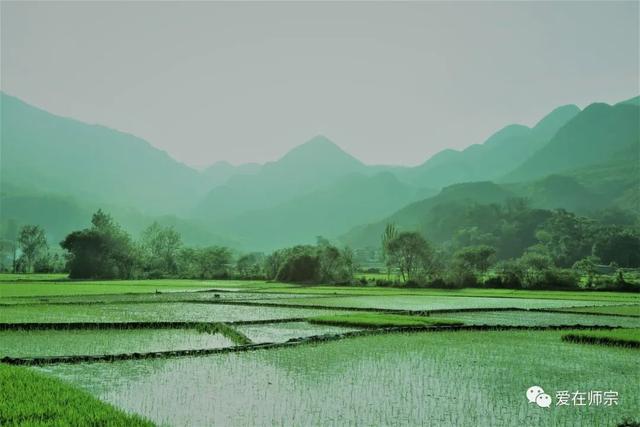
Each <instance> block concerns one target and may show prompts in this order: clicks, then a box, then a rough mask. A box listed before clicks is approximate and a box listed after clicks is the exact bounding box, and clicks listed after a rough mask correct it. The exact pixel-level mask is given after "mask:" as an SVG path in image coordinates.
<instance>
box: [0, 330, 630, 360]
mask: <svg viewBox="0 0 640 427" xmlns="http://www.w3.org/2000/svg"><path fill="white" fill-rule="evenodd" d="M576 329H580V330H582V329H609V330H610V329H618V328H617V327H613V326H585V325H556V326H496V325H456V326H419V327H406V326H405V327H393V328H381V329H370V330H361V331H353V332H345V333H342V334H333V335H315V336H311V337H306V338H293V339H290V340H288V341H286V342H283V343H262V344H248V345H239V346H235V347H225V348H212V349H197V350H176V351H159V352H149V353H122V354H113V355H86V356H84V355H79V356H44V357H3V358H1V359H0V363H6V364H8V365H28V366H36V365H51V364H59V363H84V362H116V361H121V360H139V359H161V358H173V357H189V356H207V355H212V354H219V353H237V352H244V351H256V350H268V349H273V348H286V347H294V346H298V345H305V344H316V343H323V342H330V341H337V340H342V339H347V338H355V337H362V336H369V335H381V334H388V333H416V332H451V331H503V330H505V331H513V330H516V331H518V330H520V331H526V330H531V331H544V330H576Z"/></svg>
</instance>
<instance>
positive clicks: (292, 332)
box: [235, 322, 360, 343]
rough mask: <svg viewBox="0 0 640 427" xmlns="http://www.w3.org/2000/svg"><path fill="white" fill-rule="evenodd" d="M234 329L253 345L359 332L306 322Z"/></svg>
mask: <svg viewBox="0 0 640 427" xmlns="http://www.w3.org/2000/svg"><path fill="white" fill-rule="evenodd" d="M235 329H236V330H238V331H240V332H242V333H243V334H244V335H246V336H247V337H249V338H250V339H251V341H253V342H254V343H268V342H271V343H277V342H285V341H288V340H291V339H296V338H307V337H311V336H317V335H337V334H343V333H345V332H353V331H358V330H360V329H359V328H352V327H342V326H332V325H320V324H310V323H307V322H287V323H271V324H264V325H238V326H235Z"/></svg>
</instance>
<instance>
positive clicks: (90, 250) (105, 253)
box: [60, 210, 140, 279]
mask: <svg viewBox="0 0 640 427" xmlns="http://www.w3.org/2000/svg"><path fill="white" fill-rule="evenodd" d="M91 224H92V226H91V227H90V228H86V229H84V230H80V231H74V232H72V233H70V234H69V235H67V237H65V239H64V240H63V241H62V242H61V243H60V246H61V247H62V248H63V249H65V250H66V251H67V252H68V253H69V256H68V262H67V267H68V269H69V277H71V278H82V279H129V278H133V277H134V273H135V268H136V266H137V265H138V264H139V263H140V253H139V252H138V251H137V250H136V248H135V247H134V245H133V244H132V243H131V238H130V237H129V235H128V234H127V233H126V232H124V231H123V230H122V229H121V228H120V226H119V225H118V224H117V223H116V222H115V221H114V220H113V218H111V216H110V215H108V214H106V213H104V212H103V211H102V210H98V211H97V212H96V213H95V214H93V217H92V219H91Z"/></svg>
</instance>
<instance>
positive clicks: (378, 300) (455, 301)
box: [269, 295, 610, 311]
mask: <svg viewBox="0 0 640 427" xmlns="http://www.w3.org/2000/svg"><path fill="white" fill-rule="evenodd" d="M270 302H271V301H269V303H270ZM277 303H278V304H286V305H292V306H294V305H298V306H316V307H332V308H344V309H349V308H355V309H367V308H369V309H381V310H412V311H425V310H453V309H476V308H485V309H486V308H497V309H499V308H522V309H529V308H558V307H573V306H580V305H589V306H592V305H594V302H593V301H579V300H565V299H559V300H552V299H533V298H529V299H522V298H489V297H461V296H453V297H450V296H424V295H396V296H366V295H364V296H338V297H323V298H318V297H315V298H291V299H280V300H277ZM601 304H610V303H608V302H601Z"/></svg>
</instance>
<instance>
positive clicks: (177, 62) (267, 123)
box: [0, 1, 640, 165]
mask: <svg viewBox="0 0 640 427" xmlns="http://www.w3.org/2000/svg"><path fill="white" fill-rule="evenodd" d="M638 4H639V3H638V2H635V1H632V2H624V3H622V2H619V3H616V2H602V3H599V2H592V1H576V2H555V3H524V2H489V3H481V2H473V3H466V2H455V3H437V2H422V3H419V2H411V3H392V2H377V3H364V2H360V3H304V4H301V3H295V4H294V3H214V2H191V3H187V2H111V3H97V2H70V3H62V2H47V3H36V2H22V3H11V2H6V1H2V4H1V12H2V21H1V23H2V64H1V67H0V69H1V71H2V89H3V90H4V91H6V92H7V93H9V94H12V95H15V96H17V97H19V98H22V99H23V100H25V101H27V102H29V103H32V104H35V105H37V106H40V107H42V108H44V109H46V110H48V111H51V112H53V113H56V114H60V115H64V116H71V117H74V118H77V119H80V120H83V121H86V122H90V123H100V124H104V125H107V126H109V127H112V128H115V129H118V130H122V131H126V132H130V133H133V134H135V135H138V136H140V137H142V138H144V139H146V140H148V141H149V142H150V143H151V144H153V145H155V146H156V147H158V148H161V149H163V150H166V151H167V152H169V153H170V154H171V155H172V156H173V157H175V158H176V159H178V160H180V161H183V162H185V163H188V164H191V165H203V164H209V163H212V162H215V161H218V160H229V161H231V162H232V163H241V162H249V161H257V162H264V161H268V160H274V159H276V158H278V157H280V156H281V155H282V154H284V153H285V152H286V151H287V150H289V149H291V148H292V147H294V146H296V145H299V144H301V143H302V142H304V141H305V140H307V139H309V138H311V137H312V136H314V135H316V134H324V135H326V136H328V137H329V138H330V139H332V140H333V141H334V142H336V143H337V144H338V145H340V146H341V147H343V148H344V149H345V150H346V151H348V152H349V153H351V154H353V155H355V156H356V157H358V158H360V159H361V160H363V161H364V162H366V163H390V164H408V165H414V164H418V163H421V162H423V161H424V160H425V159H426V158H427V157H428V156H430V155H431V154H434V153H435V152H437V151H439V150H441V149H443V148H447V147H451V148H464V147H466V146H468V145H470V144H473V143H480V142H482V141H483V140H484V139H486V137H488V136H489V135H490V134H491V133H492V132H493V131H495V130H497V129H498V128H500V127H501V126H503V125H506V124H509V123H523V124H527V125H532V124H534V123H535V122H536V121H537V120H538V119H540V118H541V117H542V116H543V115H544V114H546V113H547V112H549V111H550V110H551V109H553V108H555V107H556V106H559V105H562V104H567V103H575V104H578V105H579V106H580V107H584V106H585V105H587V104H588V103H590V102H593V101H605V102H610V103H611V102H617V101H620V100H623V99H625V98H630V97H632V96H635V95H637V94H638V92H639V91H640V89H639V83H638V75H639V64H638V61H639V51H640V48H639V35H638V28H639V23H638V20H639V17H638V15H639V8H638Z"/></svg>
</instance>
